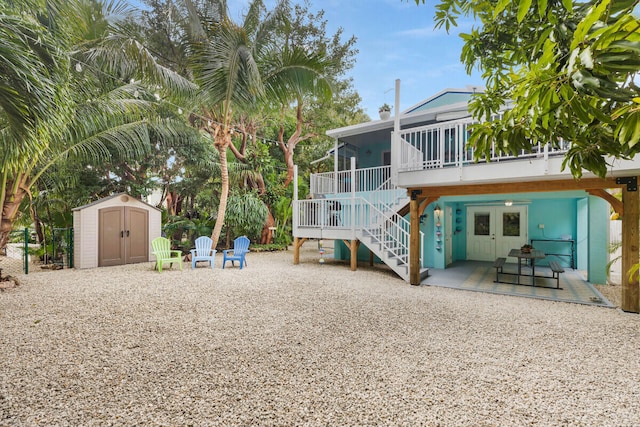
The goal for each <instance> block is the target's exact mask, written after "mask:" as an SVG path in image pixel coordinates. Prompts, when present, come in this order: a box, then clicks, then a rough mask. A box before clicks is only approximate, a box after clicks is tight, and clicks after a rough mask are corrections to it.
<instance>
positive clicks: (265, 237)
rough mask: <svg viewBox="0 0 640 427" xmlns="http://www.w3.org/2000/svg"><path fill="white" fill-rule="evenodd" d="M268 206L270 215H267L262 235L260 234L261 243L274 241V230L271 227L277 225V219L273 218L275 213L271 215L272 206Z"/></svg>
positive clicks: (266, 243)
mask: <svg viewBox="0 0 640 427" xmlns="http://www.w3.org/2000/svg"><path fill="white" fill-rule="evenodd" d="M267 207H268V208H269V215H268V216H267V221H266V222H265V223H264V226H263V227H262V236H260V244H261V245H268V244H271V243H273V231H271V230H270V227H273V226H274V225H276V220H275V219H274V218H273V215H271V208H270V207H269V206H267Z"/></svg>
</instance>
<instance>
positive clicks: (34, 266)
mask: <svg viewBox="0 0 640 427" xmlns="http://www.w3.org/2000/svg"><path fill="white" fill-rule="evenodd" d="M47 234H48V236H49V237H50V238H49V241H48V242H47V241H45V242H44V243H42V244H41V243H36V242H35V241H36V238H35V233H32V232H30V231H29V229H28V228H24V229H21V230H14V231H12V232H11V233H10V236H9V242H8V243H7V244H6V246H4V247H3V248H0V277H5V276H14V275H17V274H22V273H24V274H29V272H33V271H39V270H41V269H42V268H54V269H59V268H73V228H53V229H51V232H50V233H47ZM45 240H46V239H45Z"/></svg>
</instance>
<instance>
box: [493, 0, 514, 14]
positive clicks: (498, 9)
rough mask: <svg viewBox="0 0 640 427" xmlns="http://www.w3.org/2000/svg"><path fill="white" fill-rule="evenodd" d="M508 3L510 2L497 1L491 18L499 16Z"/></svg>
mask: <svg viewBox="0 0 640 427" xmlns="http://www.w3.org/2000/svg"><path fill="white" fill-rule="evenodd" d="M510 3H511V1H510V0H500V1H498V4H497V5H496V8H495V9H494V10H493V17H494V18H497V17H498V15H500V14H501V13H502V12H503V11H504V10H505V8H506V7H507V6H508V5H509V4H510Z"/></svg>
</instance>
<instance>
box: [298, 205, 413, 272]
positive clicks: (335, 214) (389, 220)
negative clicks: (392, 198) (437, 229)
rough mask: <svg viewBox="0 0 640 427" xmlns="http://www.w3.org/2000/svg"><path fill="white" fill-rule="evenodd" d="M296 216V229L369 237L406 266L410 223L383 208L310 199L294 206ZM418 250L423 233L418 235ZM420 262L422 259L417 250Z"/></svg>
mask: <svg viewBox="0 0 640 427" xmlns="http://www.w3.org/2000/svg"><path fill="white" fill-rule="evenodd" d="M296 207H297V209H296V210H294V212H295V211H297V213H298V215H297V217H296V218H295V221H294V224H295V226H296V227H299V228H320V229H323V230H352V232H353V233H356V232H366V233H367V234H369V235H371V236H373V237H374V238H375V239H376V240H377V241H378V242H379V243H380V244H381V245H382V247H383V248H384V249H386V250H389V251H392V252H394V253H396V254H397V256H398V259H399V260H400V262H401V263H402V264H407V265H408V262H409V257H408V254H409V236H410V233H409V230H410V222H409V221H407V220H406V219H405V218H404V217H402V216H400V215H398V214H397V213H395V212H392V211H389V210H387V205H386V204H384V203H383V204H381V205H375V204H374V203H372V202H371V201H369V200H367V199H365V198H363V197H356V198H346V197H345V198H333V199H310V200H298V201H297V202H296ZM420 242H421V243H420V247H421V248H422V246H423V243H422V242H424V233H422V232H420ZM420 252H421V254H420V259H422V249H421V251H420Z"/></svg>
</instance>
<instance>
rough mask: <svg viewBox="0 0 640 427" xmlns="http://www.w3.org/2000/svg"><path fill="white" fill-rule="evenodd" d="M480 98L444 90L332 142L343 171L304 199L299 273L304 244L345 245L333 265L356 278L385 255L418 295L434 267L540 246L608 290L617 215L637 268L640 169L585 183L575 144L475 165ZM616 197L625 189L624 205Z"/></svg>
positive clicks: (634, 307) (617, 163)
mask: <svg viewBox="0 0 640 427" xmlns="http://www.w3.org/2000/svg"><path fill="white" fill-rule="evenodd" d="M396 85H397V86H396V105H399V82H397V83H396ZM475 91H476V88H465V89H446V90H443V91H441V92H439V93H437V94H435V95H434V96H431V97H430V98H427V99H426V100H424V101H423V102H421V103H419V104H417V105H415V106H413V107H411V108H409V109H407V110H406V111H404V112H402V113H400V114H398V113H397V111H398V108H397V107H396V114H395V116H394V117H392V118H389V119H385V120H374V121H371V122H368V123H362V124H358V125H354V126H348V127H343V128H339V129H332V130H330V131H328V132H327V135H329V136H331V137H333V138H334V140H335V145H334V148H333V150H331V153H329V154H331V155H332V156H333V159H334V170H333V171H332V172H328V173H320V174H314V175H312V176H311V182H310V193H311V196H312V197H311V198H310V199H307V200H298V199H297V189H296V190H295V196H294V197H295V199H296V200H295V201H294V224H293V235H294V240H295V241H294V263H297V262H299V248H300V246H301V245H302V243H303V242H304V241H305V240H306V239H309V238H315V239H335V241H336V242H337V243H336V248H335V256H336V257H339V258H343V259H350V260H351V268H352V269H355V268H356V266H357V260H358V258H360V259H371V256H373V255H375V256H376V257H377V258H378V260H380V261H382V262H385V263H386V264H387V265H389V266H390V267H391V268H392V269H393V270H394V271H395V272H396V273H397V274H398V275H399V276H400V277H402V278H403V279H405V280H407V281H409V282H410V283H411V284H414V285H417V284H420V283H421V282H422V281H423V280H425V278H426V277H427V276H428V269H429V268H430V267H431V268H446V267H447V266H448V265H449V264H451V263H452V262H454V261H461V260H484V261H494V260H496V259H497V258H499V257H505V256H507V254H508V253H509V250H510V248H519V247H521V246H522V245H524V244H527V243H533V244H534V245H535V247H537V248H540V249H543V250H544V251H545V253H547V254H549V255H550V256H549V257H548V258H549V259H553V260H555V262H557V263H561V264H562V265H564V266H565V267H569V268H577V269H580V270H584V271H585V272H586V273H587V280H589V281H590V282H592V283H605V281H606V272H607V268H606V264H607V262H608V248H607V246H608V223H609V215H610V209H611V208H613V209H614V210H615V211H616V212H618V213H621V214H622V213H623V212H624V214H623V215H622V217H623V228H624V230H625V231H624V232H623V234H624V235H625V236H629V238H628V239H626V242H625V241H624V239H623V243H622V246H623V266H622V268H623V271H628V270H629V268H630V267H631V266H632V265H633V264H636V263H638V241H637V240H638V193H637V179H636V177H637V175H638V174H640V159H632V160H619V159H610V163H611V165H612V166H611V168H610V172H609V174H608V176H607V177H606V178H605V179H601V178H598V177H596V176H595V175H593V174H591V173H589V172H587V171H585V173H584V175H583V177H582V178H581V179H580V180H575V179H574V178H573V177H572V175H571V173H570V172H569V171H568V170H563V168H562V161H563V157H564V153H565V152H566V149H568V147H569V143H566V145H565V146H561V147H551V146H550V145H548V144H544V143H540V144H538V146H537V149H536V150H535V151H534V152H522V153H520V154H519V155H518V156H510V155H506V154H503V153H500V152H499V151H498V150H494V151H493V154H492V155H491V158H490V159H483V160H482V161H478V162H476V161H475V159H474V153H473V149H472V148H470V147H467V146H466V141H467V136H468V131H467V127H468V126H469V125H470V124H472V123H474V120H473V119H472V118H471V117H470V114H469V112H468V101H469V100H470V98H471V96H472V95H473V93H474V92H475ZM294 182H296V180H294ZM610 189H620V191H621V192H622V201H619V200H618V199H616V198H614V197H613V196H612V195H611V193H610V191H608V190H610ZM625 221H626V222H625ZM343 242H344V243H343ZM625 248H626V249H625ZM625 259H626V261H625ZM510 261H513V262H515V259H514V260H510ZM543 262H544V261H543ZM623 282H625V284H624V287H623V303H622V305H623V309H624V310H626V311H633V312H638V311H639V309H640V300H639V296H638V282H637V279H635V282H634V281H632V282H631V283H628V282H629V281H628V280H626V281H625V280H623ZM426 283H428V278H427V279H426Z"/></svg>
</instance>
